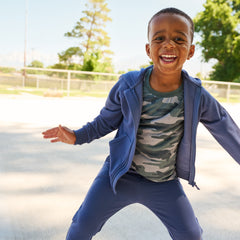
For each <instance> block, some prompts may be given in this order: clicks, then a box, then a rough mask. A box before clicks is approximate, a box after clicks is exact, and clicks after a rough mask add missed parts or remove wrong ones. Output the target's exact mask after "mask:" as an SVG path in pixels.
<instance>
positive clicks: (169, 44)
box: [164, 39, 175, 49]
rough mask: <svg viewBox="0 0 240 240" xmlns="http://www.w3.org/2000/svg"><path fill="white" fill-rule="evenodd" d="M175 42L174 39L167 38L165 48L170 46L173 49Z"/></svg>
mask: <svg viewBox="0 0 240 240" xmlns="http://www.w3.org/2000/svg"><path fill="white" fill-rule="evenodd" d="M174 46H175V45H174V42H173V41H172V40H167V39H166V41H165V42H164V47H165V48H169V49H171V48H174Z"/></svg>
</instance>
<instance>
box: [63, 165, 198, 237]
mask: <svg viewBox="0 0 240 240" xmlns="http://www.w3.org/2000/svg"><path fill="white" fill-rule="evenodd" d="M108 172H109V163H108V162H105V164H104V166H103V167H102V169H101V171H100V172H99V174H98V176H97V177H96V178H95V180H94V182H93V184H92V186H91V188H90V189H89V191H88V193H87V196H86V198H85V200H84V202H83V203H82V205H81V207H80V208H79V210H78V211H77V212H76V214H75V215H74V217H73V220H72V224H71V226H70V228H69V231H68V234H67V238H66V239H67V240H90V239H92V237H93V236H94V235H95V234H96V233H97V232H99V231H100V230H101V228H102V226H103V225H104V223H105V222H106V221H107V220H108V219H109V218H110V217H111V216H112V215H114V214H115V213H116V212H117V211H119V210H121V209H122V208H124V207H125V206H127V205H129V204H133V203H140V204H143V205H144V206H146V207H147V208H149V209H150V210H151V211H152V212H153V213H154V214H156V216H157V217H158V218H159V219H160V220H161V221H162V222H163V224H164V225H165V226H166V228H167V229H168V231H169V234H170V236H171V237H172V239H174V240H201V234H202V229H201V227H200V226H199V224H198V221H197V219H196V217H195V215H194V212H193V209H192V207H191V205H190V203H189V201H188V199H187V197H186V195H185V193H184V191H183V188H182V186H181V184H180V182H179V180H178V179H176V180H172V181H168V182H164V183H154V182H151V181H149V180H147V179H145V178H144V177H142V176H140V175H139V174H137V173H134V172H128V173H127V174H125V175H124V176H123V177H122V178H120V179H119V181H118V183H117V188H116V190H117V194H114V193H113V191H112V189H111V186H110V182H109V173H108ZM122 231H124V229H122ZM159 239H160V238H159Z"/></svg>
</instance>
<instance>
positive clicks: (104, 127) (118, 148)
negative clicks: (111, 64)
mask: <svg viewBox="0 0 240 240" xmlns="http://www.w3.org/2000/svg"><path fill="white" fill-rule="evenodd" d="M152 67H153V66H150V67H148V68H152ZM148 68H146V69H142V70H141V71H132V72H128V73H126V74H123V75H121V77H120V78H119V81H118V82H117V83H116V84H115V85H114V87H113V88H112V90H111V91H110V93H109V96H108V98H107V100H106V103H105V106H104V107H103V108H102V110H101V111H100V114H99V115H98V116H97V117H96V118H95V119H94V120H93V121H92V122H89V123H87V124H86V125H84V126H83V127H82V128H80V129H79V130H76V131H74V132H75V135H76V143H75V144H83V143H89V142H91V141H92V140H94V139H98V138H100V137H103V136H105V135H106V134H108V133H110V132H112V131H114V130H116V129H117V133H116V136H115V138H114V139H113V140H111V141H110V142H109V146H110V154H109V156H108V157H107V161H110V170H109V176H110V182H111V186H112V188H113V191H114V192H115V193H116V184H117V181H118V179H119V178H120V177H121V176H123V175H124V174H125V173H126V172H127V171H128V170H129V168H130V166H131V164H132V159H133V156H134V154H135V146H136V134H137V129H138V125H139V121H140V117H141V109H142V99H143V91H142V90H143V79H144V75H145V73H146V71H147V69H148ZM182 79H183V84H184V134H183V137H182V140H181V142H180V144H179V147H178V153H177V160H176V170H177V175H178V177H180V178H182V179H185V180H187V181H188V182H189V184H191V185H192V186H195V185H196V183H195V181H194V179H195V155H196V134H197V126H198V123H199V122H201V123H203V125H204V126H205V127H206V128H207V129H208V130H209V131H210V133H211V134H212V135H213V136H214V138H215V139H216V140H217V141H218V142H219V143H220V144H221V145H222V147H223V148H224V149H225V150H226V151H227V152H228V153H229V154H230V155H231V156H232V157H233V158H234V159H235V160H236V161H237V162H238V163H239V164H240V129H239V127H238V126H237V125H236V123H235V122H234V121H233V120H232V118H231V116H230V115H229V114H228V112H227V111H226V110H225V109H224V108H223V107H222V106H221V105H220V104H219V102H218V101H217V100H216V99H215V98H213V97H212V96H211V95H210V94H209V93H208V92H207V91H206V89H204V88H203V87H202V85H201V81H200V80H199V79H197V78H192V77H190V76H189V75H188V74H187V72H186V71H184V70H183V71H182Z"/></svg>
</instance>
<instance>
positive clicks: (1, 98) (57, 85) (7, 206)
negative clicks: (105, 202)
mask: <svg viewBox="0 0 240 240" xmlns="http://www.w3.org/2000/svg"><path fill="white" fill-rule="evenodd" d="M0 5H1V8H0V9H1V14H0V29H1V40H0V109H1V113H0V143H1V144H0V215H1V219H0V240H40V239H44V240H61V239H64V238H65V235H66V232H67V229H68V227H69V225H70V223H71V218H72V216H73V214H74V213H75V211H76V210H77V208H78V207H79V206H80V204H81V202H82V200H83V199H84V196H85V194H86V192H87V190H88V188H89V187H90V185H91V183H92V181H93V179H94V177H95V176H96V174H97V172H98V171H99V169H100V168H101V165H102V164H103V161H104V160H105V158H106V156H107V155H108V142H109V141H110V140H111V139H112V138H113V136H114V133H111V134H109V135H107V136H106V137H104V138H102V139H100V140H97V141H94V142H93V143H91V144H84V145H82V146H68V145H64V144H61V143H58V144H50V143H49V142H48V141H46V140H43V139H42V136H41V132H42V131H44V130H46V129H47V128H50V127H55V126H57V125H58V124H63V125H66V126H68V127H70V128H72V129H77V128H80V127H81V126H82V125H83V124H85V123H86V122H87V121H91V120H92V119H93V118H94V117H95V116H96V115H97V114H98V113H99V111H100V109H101V108H102V107H103V105H104V103H105V99H106V97H107V95H108V92H109V90H110V89H111V88H112V86H113V85H114V84H115V82H116V81H117V80H118V78H119V76H120V74H122V73H125V72H127V71H130V70H139V69H140V68H142V67H146V66H148V65H150V64H151V62H150V60H149V59H148V57H147V55H146V53H145V44H146V43H147V41H148V39H147V24H148V21H149V19H150V18H151V17H152V15H153V14H155V13H156V12H157V11H159V10H160V9H162V8H166V7H176V8H179V9H181V10H183V11H184V12H186V13H187V14H188V15H189V16H190V17H192V18H193V20H194V23H195V37H194V42H193V43H194V44H195V45H196V52H195V56H194V57H193V58H192V59H191V60H190V61H187V62H186V64H185V65H184V69H185V70H187V71H188V72H189V74H190V75H192V76H193V77H197V78H200V79H201V80H202V83H203V86H204V87H205V88H207V90H208V91H209V92H210V93H211V94H212V95H213V96H214V97H216V98H217V99H218V100H219V101H220V102H221V104H223V106H224V107H225V108H226V109H227V110H228V111H229V112H230V114H231V115H232V117H233V119H234V120H235V121H236V123H237V124H238V125H239V126H240V118H239V116H240V55H239V50H240V27H239V26H240V11H239V10H240V1H239V0H232V1H231V0H226V1H224V0H221V1H219V0H211V1H209V0H197V1H192V0H184V1H178V0H168V1H159V0H148V1H147V2H145V1H136V0H133V1H126V0H121V1H117V0H111V1H108V0H84V1H79V0H68V1H66V0H58V1H56V0H51V1H46V0H42V1H33V0H12V1H2V2H1V3H0ZM197 144H198V151H197V184H198V186H199V187H200V189H201V190H200V191H198V190H196V189H195V188H192V187H191V186H189V185H188V184H187V183H185V182H183V185H184V188H185V191H186V193H187V195H188V197H189V199H190V201H191V203H192V205H193V208H194V210H195V212H196V215H197V217H198V219H199V222H200V224H201V225H202V227H203V229H204V239H207V240H226V239H228V240H237V239H238V238H239V234H240V230H239V229H240V218H239V215H240V203H239V199H240V187H239V184H237V183H238V182H239V180H240V177H239V176H240V170H239V166H238V164H237V163H236V162H234V161H233V159H232V158H231V157H230V156H229V155H228V154H227V153H226V152H225V151H224V150H223V149H222V148H221V147H220V145H219V144H218V143H216V141H215V140H214V139H213V137H212V136H211V135H210V134H209V133H208V132H207V131H206V129H205V128H204V127H203V126H202V125H200V126H199V129H198V138H197ZM216 166H217V167H216ZM129 226H131V227H129ZM119 229H124V231H119ZM147 238H149V239H151V240H155V239H156V240H157V239H158V240H159V239H163V240H167V239H170V237H169V236H168V233H167V231H166V229H165V228H164V226H162V224H161V223H160V222H159V220H158V219H156V217H155V216H154V215H153V214H152V213H151V212H150V211H149V210H148V209H146V208H144V207H143V206H141V205H138V204H136V205H133V206H129V207H127V208H126V209H123V210H122V211H120V212H119V213H118V214H117V215H115V216H114V217H113V218H111V219H110V220H109V222H108V223H107V224H106V225H105V226H104V227H103V229H102V231H101V233H99V234H98V235H96V237H95V238H94V239H96V240H103V239H104V240H120V239H139V240H143V239H144V240H145V239H147Z"/></svg>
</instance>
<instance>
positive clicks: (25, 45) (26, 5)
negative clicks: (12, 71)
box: [23, 0, 28, 86]
mask: <svg viewBox="0 0 240 240" xmlns="http://www.w3.org/2000/svg"><path fill="white" fill-rule="evenodd" d="M27 25H28V0H25V39H24V69H23V76H24V86H25V79H26V70H25V67H26V62H27Z"/></svg>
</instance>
